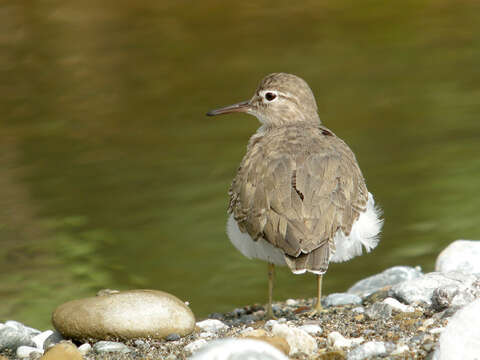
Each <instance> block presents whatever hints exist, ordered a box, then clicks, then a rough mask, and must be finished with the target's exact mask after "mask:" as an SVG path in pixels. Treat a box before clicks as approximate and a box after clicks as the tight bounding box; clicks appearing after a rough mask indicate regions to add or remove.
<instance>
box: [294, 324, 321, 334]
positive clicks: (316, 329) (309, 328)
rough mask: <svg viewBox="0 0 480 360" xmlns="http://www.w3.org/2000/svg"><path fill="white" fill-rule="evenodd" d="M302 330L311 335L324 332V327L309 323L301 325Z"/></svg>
mask: <svg viewBox="0 0 480 360" xmlns="http://www.w3.org/2000/svg"><path fill="white" fill-rule="evenodd" d="M299 329H300V330H303V331H306V332H307V333H309V334H311V335H320V334H321V333H322V328H321V327H320V326H318V325H314V324H307V325H302V326H300V327H299Z"/></svg>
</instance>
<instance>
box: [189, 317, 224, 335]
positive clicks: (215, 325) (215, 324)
mask: <svg viewBox="0 0 480 360" xmlns="http://www.w3.org/2000/svg"><path fill="white" fill-rule="evenodd" d="M197 326H198V327H199V328H200V329H202V330H203V331H208V332H213V333H217V332H219V331H221V330H226V329H228V326H227V325H225V324H224V323H223V322H221V321H220V320H217V319H207V320H203V321H199V322H197Z"/></svg>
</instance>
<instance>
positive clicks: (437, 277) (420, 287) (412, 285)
mask: <svg viewBox="0 0 480 360" xmlns="http://www.w3.org/2000/svg"><path fill="white" fill-rule="evenodd" d="M477 276H478V277H477ZM477 276H476V275H473V274H472V275H469V274H464V273H461V272H449V273H440V272H431V273H428V274H425V275H423V276H421V277H418V278H415V279H413V280H408V281H404V282H402V283H400V284H397V285H394V286H393V287H392V288H391V289H390V292H389V295H390V296H392V297H394V298H396V299H398V300H400V301H401V302H403V303H406V304H409V305H410V304H414V303H418V304H425V305H428V306H431V305H432V296H433V293H434V291H435V289H437V288H440V287H444V286H447V285H453V286H457V287H459V288H462V289H464V288H469V287H471V286H472V285H473V284H474V283H475V282H476V281H477V280H479V279H480V275H477Z"/></svg>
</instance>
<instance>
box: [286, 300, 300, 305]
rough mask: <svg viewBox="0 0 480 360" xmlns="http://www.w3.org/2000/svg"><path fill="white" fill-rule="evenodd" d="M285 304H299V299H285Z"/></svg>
mask: <svg viewBox="0 0 480 360" xmlns="http://www.w3.org/2000/svg"><path fill="white" fill-rule="evenodd" d="M285 304H286V305H288V306H297V305H298V301H297V300H295V299H287V301H285Z"/></svg>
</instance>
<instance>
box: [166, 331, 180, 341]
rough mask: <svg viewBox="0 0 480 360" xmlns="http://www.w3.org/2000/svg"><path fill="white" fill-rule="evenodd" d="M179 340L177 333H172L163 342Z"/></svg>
mask: <svg viewBox="0 0 480 360" xmlns="http://www.w3.org/2000/svg"><path fill="white" fill-rule="evenodd" d="M180 338H181V337H180V335H178V334H177V333H172V334H168V335H167V336H165V340H167V341H177V340H180Z"/></svg>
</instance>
